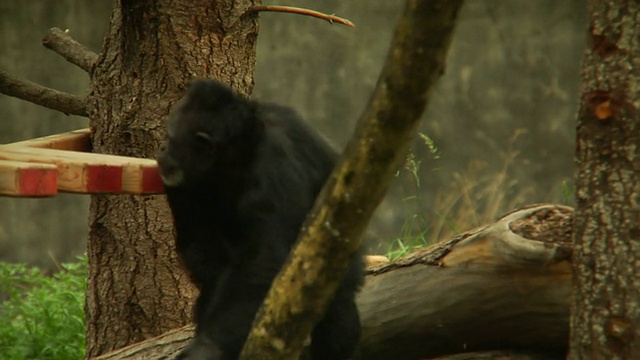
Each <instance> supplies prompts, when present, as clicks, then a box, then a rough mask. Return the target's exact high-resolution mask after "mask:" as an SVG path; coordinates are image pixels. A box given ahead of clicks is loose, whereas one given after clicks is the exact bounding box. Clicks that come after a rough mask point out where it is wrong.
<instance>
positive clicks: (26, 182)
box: [0, 160, 58, 197]
mask: <svg viewBox="0 0 640 360" xmlns="http://www.w3.org/2000/svg"><path fill="white" fill-rule="evenodd" d="M57 178H58V169H57V167H56V166H55V165H51V164H37V163H27V162H18V161H7V160H0V195H4V196H20V197H44V196H54V195H56V194H57V193H58V183H57Z"/></svg>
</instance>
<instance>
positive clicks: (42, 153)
mask: <svg viewBox="0 0 640 360" xmlns="http://www.w3.org/2000/svg"><path fill="white" fill-rule="evenodd" d="M90 134H91V132H90V130H89V129H82V130H76V131H71V132H67V133H62V134H56V135H51V136H45V137H42V138H36V139H30V140H25V141H19V142H15V143H11V144H5V145H0V196H21V197H43V196H55V195H56V194H57V193H58V191H63V192H71V193H80V194H105V193H106V194H159V193H163V192H164V187H163V185H162V180H161V179H160V176H159V174H158V166H157V163H156V160H154V159H140V158H132V157H125V156H115V155H104V154H94V153H91V139H90Z"/></svg>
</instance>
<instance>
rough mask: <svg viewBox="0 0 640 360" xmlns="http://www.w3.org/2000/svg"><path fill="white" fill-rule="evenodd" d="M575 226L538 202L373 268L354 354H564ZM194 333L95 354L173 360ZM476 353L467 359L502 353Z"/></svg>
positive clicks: (569, 216)
mask: <svg viewBox="0 0 640 360" xmlns="http://www.w3.org/2000/svg"><path fill="white" fill-rule="evenodd" d="M572 222H573V211H572V210H571V208H568V207H565V206H559V205H535V206H531V207H528V208H524V209H520V210H518V211H514V212H512V213H511V214H508V215H506V216H504V217H503V218H501V219H500V220H498V221H497V222H496V223H494V224H491V225H488V226H486V227H484V228H480V229H476V230H473V231H470V232H467V233H464V234H462V235H460V236H458V237H456V238H454V239H452V240H449V241H447V242H443V243H440V244H437V245H434V246H432V247H429V248H426V249H422V250H419V251H416V252H414V253H412V254H410V255H408V256H406V257H404V258H401V259H398V260H396V261H393V262H391V263H388V264H384V265H381V266H378V267H375V268H370V269H369V270H368V276H367V279H366V284H365V286H364V288H363V290H362V292H361V293H360V294H359V296H358V299H357V301H358V307H359V309H360V313H361V317H362V325H363V334H362V340H361V342H360V344H359V347H358V351H357V354H356V356H355V359H367V360H371V359H373V360H376V359H381V360H382V359H385V360H387V359H426V358H430V357H435V356H441V355H444V354H455V353H462V352H469V351H484V350H500V349H517V350H519V351H523V352H526V353H528V354H530V356H531V359H534V358H543V359H561V358H564V357H565V355H566V350H567V340H568V334H569V302H570V297H571V264H570V260H571V229H572ZM192 332H193V328H192V327H184V328H181V329H177V330H174V331H171V332H169V333H166V334H163V335H162V336H160V337H158V338H154V339H150V340H147V341H145V342H142V343H139V344H135V345H132V346H129V347H127V348H123V349H119V350H117V351H114V352H111V353H109V354H105V355H104V356H101V357H99V359H100V360H107V359H108V360H116V359H118V360H123V359H131V360H133V359H136V360H140V359H158V358H161V357H166V358H167V359H172V358H173V357H174V356H175V355H176V354H177V353H178V352H179V350H180V349H181V348H182V347H184V346H185V345H186V344H187V343H188V341H189V339H190V337H191V335H192ZM471 356H475V355H466V357H462V358H463V359H472V358H477V359H482V358H485V359H487V358H488V359H492V358H499V357H498V355H495V356H494V355H490V354H478V355H477V357H471ZM505 356H506V355H505ZM514 356H515V355H514ZM523 356H524V355H523ZM503 358H505V357H503ZM516 358H517V357H516ZM524 359H526V357H524ZM96 360H97V359H96Z"/></svg>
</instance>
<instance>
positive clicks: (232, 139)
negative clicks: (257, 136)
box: [158, 81, 256, 187]
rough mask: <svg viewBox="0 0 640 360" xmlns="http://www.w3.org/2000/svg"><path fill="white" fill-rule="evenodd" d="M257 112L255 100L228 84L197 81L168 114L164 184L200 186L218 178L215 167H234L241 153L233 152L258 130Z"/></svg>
mask: <svg viewBox="0 0 640 360" xmlns="http://www.w3.org/2000/svg"><path fill="white" fill-rule="evenodd" d="M253 114H254V105H253V104H252V103H251V102H250V101H247V100H245V99H243V98H241V97H239V96H236V95H235V94H233V92H232V91H231V89H229V88H227V87H226V86H224V85H223V84H220V83H217V82H213V81H197V82H194V83H193V84H192V85H191V86H190V87H189V90H188V91H187V94H186V95H185V97H184V98H183V99H182V100H180V102H179V103H178V105H177V107H176V109H175V110H174V111H173V112H172V113H171V115H170V116H169V118H168V120H167V133H168V135H169V138H168V141H167V143H166V144H165V146H164V147H163V148H162V150H161V151H160V154H159V157H158V165H159V168H160V175H161V177H162V180H163V182H164V184H165V185H166V186H169V187H177V186H199V185H201V184H202V183H210V182H211V181H212V180H214V179H215V176H216V175H215V169H216V168H217V169H220V168H224V169H229V167H234V164H233V163H234V162H237V161H240V158H239V157H238V156H233V154H237V153H239V152H240V149H242V148H246V147H248V146H251V144H248V143H247V141H246V139H243V138H244V137H246V134H247V133H249V132H251V131H253V130H255V124H256V121H255V117H254V115H253ZM221 163H224V166H220V165H221ZM235 165H237V164H235Z"/></svg>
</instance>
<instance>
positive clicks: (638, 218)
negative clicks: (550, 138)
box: [570, 0, 640, 359]
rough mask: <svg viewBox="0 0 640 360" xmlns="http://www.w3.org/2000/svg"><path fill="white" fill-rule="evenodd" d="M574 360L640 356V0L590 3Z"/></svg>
mask: <svg viewBox="0 0 640 360" xmlns="http://www.w3.org/2000/svg"><path fill="white" fill-rule="evenodd" d="M589 14H590V18H591V20H590V21H591V24H590V28H589V33H588V36H589V45H588V47H587V50H586V52H585V55H584V61H583V74H582V77H583V84H582V97H581V104H580V111H579V116H578V141H577V151H576V160H577V164H578V176H577V184H576V185H577V189H576V198H577V199H576V200H577V208H576V222H575V233H574V236H575V238H574V241H575V260H574V268H573V270H574V281H575V282H574V286H573V290H574V294H575V297H574V301H573V304H572V305H573V309H572V311H573V316H572V322H571V327H572V330H571V346H570V348H571V350H570V358H571V359H640V281H639V279H640V110H639V109H640V86H639V84H640V22H639V21H638V19H640V3H639V2H637V1H623V0H606V1H602V0H597V1H596V0H592V1H590V2H589Z"/></svg>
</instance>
